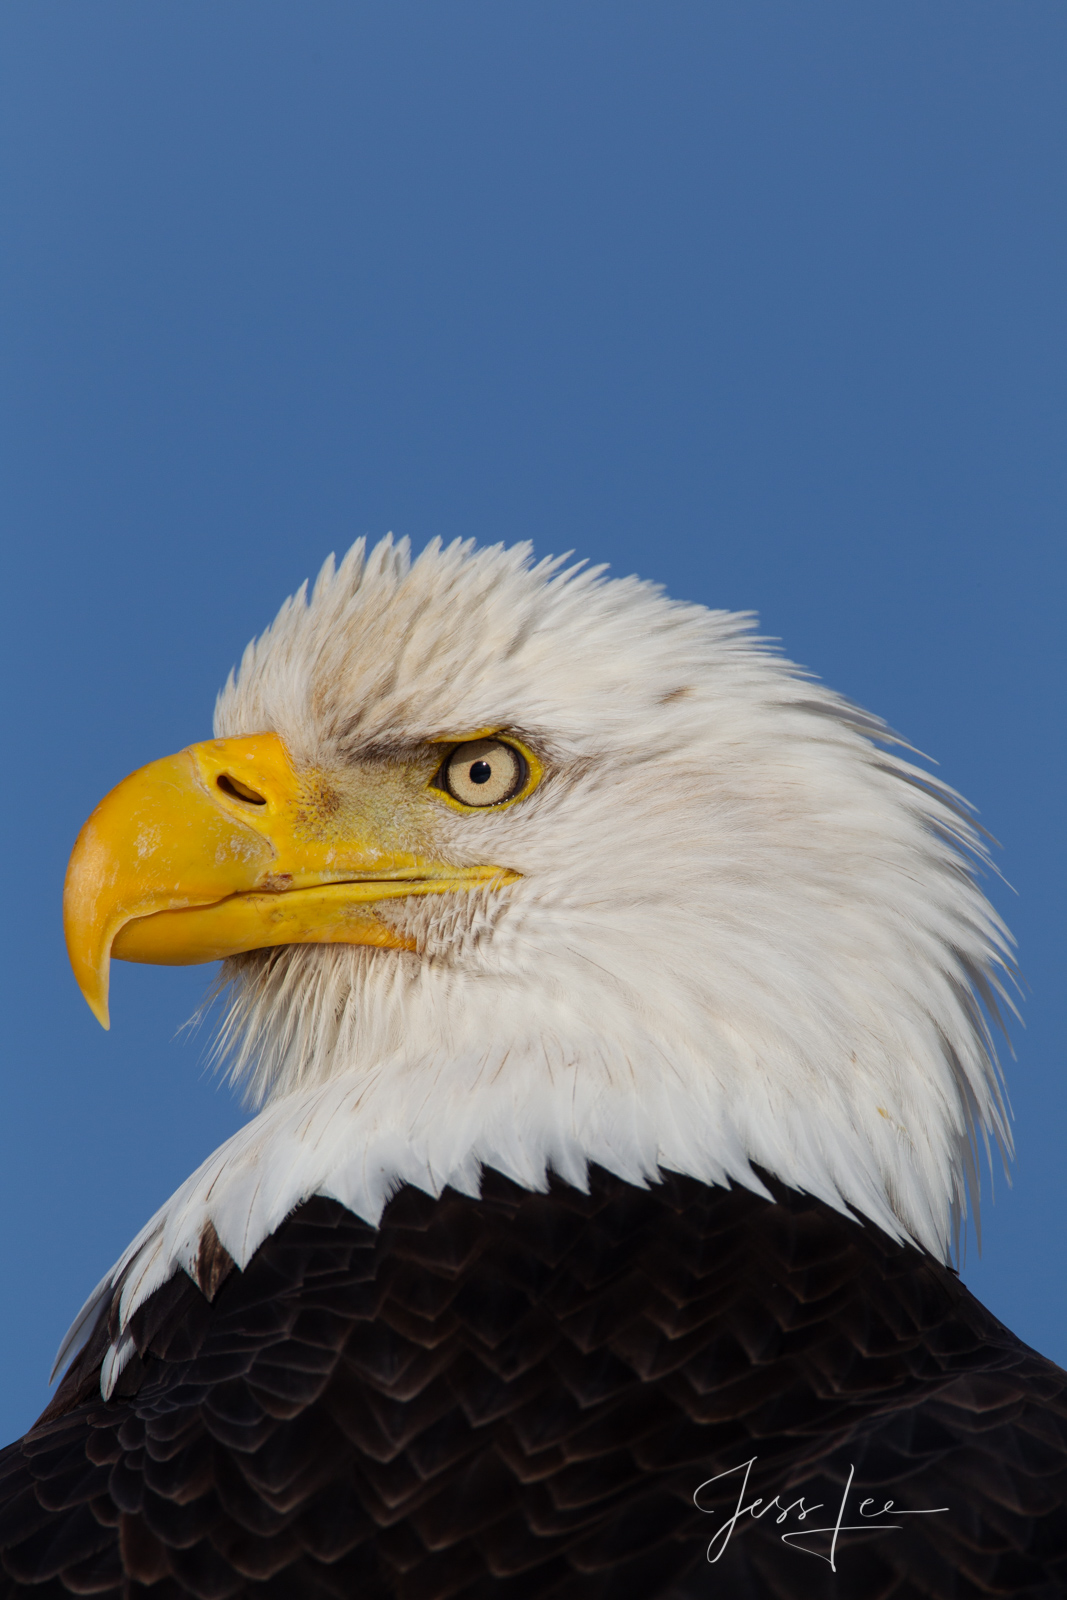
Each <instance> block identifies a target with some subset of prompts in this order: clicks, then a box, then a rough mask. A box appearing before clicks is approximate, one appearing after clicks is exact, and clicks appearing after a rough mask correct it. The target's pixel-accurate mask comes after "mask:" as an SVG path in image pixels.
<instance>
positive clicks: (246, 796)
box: [215, 772, 267, 806]
mask: <svg viewBox="0 0 1067 1600" xmlns="http://www.w3.org/2000/svg"><path fill="white" fill-rule="evenodd" d="M215 782H216V783H217V784H218V786H219V788H220V789H221V790H222V792H223V794H228V795H229V797H230V799H231V800H245V801H247V802H248V803H249V804H250V805H253V806H265V805H266V803H267V797H266V795H262V794H260V793H259V792H258V790H256V789H250V788H249V787H248V785H247V783H242V782H241V780H240V778H231V777H230V775H229V773H228V772H220V773H219V775H218V777H217V778H216V779H215Z"/></svg>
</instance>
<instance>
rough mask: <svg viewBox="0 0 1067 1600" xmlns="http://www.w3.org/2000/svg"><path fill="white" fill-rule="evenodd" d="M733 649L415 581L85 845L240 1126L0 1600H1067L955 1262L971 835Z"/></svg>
mask: <svg viewBox="0 0 1067 1600" xmlns="http://www.w3.org/2000/svg"><path fill="white" fill-rule="evenodd" d="M906 755H907V752H906V749H905V747H904V746H902V745H901V744H900V743H899V741H896V740H894V738H893V736H892V735H891V734H890V733H889V731H888V730H887V729H886V728H885V726H884V725H883V724H882V723H880V722H879V721H878V720H877V719H876V718H874V717H871V716H869V715H867V714H866V713H864V712H861V711H859V710H858V709H857V708H856V707H855V706H854V705H852V704H851V703H850V702H847V701H845V700H843V699H841V698H839V697H838V696H836V695H834V694H833V693H831V692H830V691H829V690H827V689H825V688H823V687H822V686H821V685H819V684H817V683H815V682H813V681H812V679H811V678H810V677H809V676H807V675H805V674H803V673H802V672H800V671H799V670H798V669H796V668H795V667H793V666H792V665H791V664H790V663H789V662H788V661H786V660H784V659H783V658H782V657H780V656H779V655H777V654H776V653H775V652H774V651H773V650H771V649H770V648H769V647H768V646H767V644H766V643H765V642H764V641H762V640H761V639H759V638H758V637H757V636H755V635H754V634H753V632H752V619H751V618H750V617H749V616H747V615H738V614H734V613H728V612H722V611H719V612H715V611H708V610H706V609H704V608H703V607H701V606H697V605H685V604H679V603H676V602H673V601H670V600H668V599H666V598H665V597H663V596H662V595H661V594H660V593H659V591H658V590H657V589H656V588H655V587H654V586H652V585H649V584H643V583H640V582H638V581H637V580H635V579H627V580H623V581H618V580H608V579H606V578H605V577H604V576H603V574H602V573H601V572H599V571H595V570H594V571H590V570H588V569H585V568H583V567H582V566H581V565H576V566H570V567H566V566H565V565H564V564H563V563H562V562H560V561H557V560H543V561H540V562H535V561H534V560H533V558H532V556H531V554H530V551H529V549H528V548H527V547H524V546H520V547H517V548H514V549H505V548H503V547H495V548H492V549H483V550H478V549H476V548H475V547H474V546H473V545H472V544H471V543H470V542H457V543H456V544H453V545H451V546H448V547H442V546H441V545H439V544H437V543H434V544H431V545H430V546H429V547H428V548H427V549H426V550H425V551H424V552H423V553H422V555H420V556H419V558H418V559H417V560H414V561H413V560H412V559H411V558H410V556H409V553H408V550H407V547H406V545H405V544H404V543H399V544H396V543H393V542H392V541H391V540H389V539H387V540H384V541H383V542H382V543H380V544H379V545H378V546H377V547H376V548H374V549H372V550H370V551H369V552H368V551H367V550H366V549H365V547H364V545H363V544H362V542H361V543H360V544H358V545H356V546H354V547H353V549H352V550H351V551H349V553H348V555H347V556H346V557H345V558H344V560H343V561H342V562H341V563H340V565H339V566H338V567H336V568H335V567H334V565H333V562H332V560H331V562H329V563H327V566H326V567H325V568H324V569H323V572H322V574H320V577H319V579H318V581H317V583H316V585H315V587H314V590H313V591H312V593H311V595H310V596H308V595H307V593H306V591H305V590H301V591H300V592H299V593H298V594H297V595H296V597H295V598H294V599H292V600H290V601H287V602H286V604H285V605H284V606H283V608H282V610H281V612H280V613H279V615H278V617H277V619H276V620H275V622H274V623H273V625H272V626H271V627H270V628H269V629H268V630H267V632H266V633H265V634H264V635H263V636H262V637H261V638H260V639H258V640H257V641H255V642H254V643H253V644H252V645H250V646H249V647H248V649H247V651H246V652H245V655H244V658H243V660H242V663H241V666H240V669H239V670H238V671H237V672H236V673H234V674H231V677H230V680H229V682H228V683H227V685H226V686H225V688H224V690H223V692H222V694H221V696H220V698H219V702H218V706H217V710H216V725H215V737H214V738H213V739H211V740H208V741H205V742H203V743H201V744H197V745H194V746H192V747H191V748H190V749H188V750H185V751H182V752H180V753H179V754H178V755H175V756H168V757H164V758H163V759H161V760H154V761H152V763H151V764H150V765H148V766H146V767H144V768H142V769H141V770H140V771H138V772H136V773H134V774H132V775H131V776H130V777H128V778H126V779H125V780H123V782H121V783H120V784H118V786H117V787H116V788H115V789H113V790H112V792H111V793H110V794H109V795H108V796H106V798H105V799H104V800H103V801H102V802H101V804H100V805H99V806H98V807H97V809H96V811H95V812H94V813H93V815H92V816H91V817H90V818H89V820H88V822H87V823H86V825H85V827H84V829H83V830H82V833H81V835H80V836H79V839H78V841H77V844H76V845H75V849H74V853H73V855H72V858H71V864H70V869H69V871H68V877H67V886H66V892H65V903H64V916H65V925H66V931H67V942H68V950H69V953H70V958H71V963H72V966H73V969H74V973H75V977H76V979H77V981H78V983H79V985H80V987H81V989H82V991H83V993H84V995H85V997H86V1000H87V1001H88V1003H89V1005H90V1007H91V1009H92V1010H93V1012H94V1014H95V1015H96V1016H97V1018H98V1019H99V1020H100V1021H101V1022H102V1023H103V1024H104V1026H107V1025H108V974H109V967H110V962H111V960H112V959H119V960H128V961H142V962H155V963H163V964H186V963H193V962H207V961H215V960H222V961H223V962H224V966H223V969H222V972H223V979H224V981H225V983H226V985H227V987H226V1001H225V1004H224V1009H223V1016H222V1024H221V1041H222V1048H223V1050H224V1051H225V1052H226V1053H228V1056H229V1060H230V1064H231V1071H232V1073H233V1075H234V1077H235V1080H237V1081H239V1082H241V1083H243V1085H244V1086H245V1088H246V1090H247V1092H248V1094H249V1097H250V1099H251V1101H252V1103H253V1104H254V1105H255V1107H256V1108H257V1110H256V1115H255V1116H254V1117H253V1118H252V1119H251V1121H250V1122H249V1123H248V1124H247V1125H246V1126H245V1127H244V1128H242V1129H241V1131H240V1132H239V1133H237V1134H236V1135H235V1136H234V1137H233V1138H232V1139H230V1140H228V1141H227V1143H226V1144H224V1145H223V1146H222V1147H221V1148H220V1149H219V1150H217V1151H216V1152H215V1153H214V1154H213V1155H212V1156H210V1157H209V1158H208V1160H207V1161H206V1162H205V1163H204V1164H203V1166H202V1167H201V1168H199V1169H198V1171H197V1172H195V1173H193V1175H192V1176H191V1177H190V1178H189V1179H188V1180H187V1182H186V1183H185V1184H183V1185H182V1187H181V1188H180V1189H179V1190H178V1191H177V1193H176V1194H175V1195H173V1196H172V1197H171V1199H170V1200H168V1201H167V1203H166V1204H165V1205H164V1206H163V1207H162V1209H161V1210H160V1211H159V1212H158V1213H157V1215H156V1216H155V1217H153V1218H152V1219H151V1220H150V1221H149V1222H148V1223H147V1224H146V1226H145V1227H144V1229H143V1230H142V1231H141V1233H140V1234H138V1236H137V1237H136V1238H135V1239H134V1240H133V1242H132V1243H131V1244H130V1246H129V1247H128V1249H127V1250H126V1251H125V1252H124V1254H123V1255H122V1256H121V1257H120V1259H119V1261H118V1262H117V1263H116V1265H115V1266H114V1267H113V1268H112V1270H111V1271H110V1272H108V1273H107V1275H106V1276H105V1277H104V1279H103V1280H102V1282H101V1284H100V1285H99V1287H98V1288H97V1289H96V1290H95V1291H94V1293H93V1295H92V1296H90V1299H89V1300H88V1302H87V1303H86V1305H85V1307H84V1308H83V1310H82V1312H81V1313H80V1315H79V1316H78V1318H77V1319H76V1321H75V1323H74V1325H73V1327H72V1329H71V1331H70V1333H69V1334H68V1336H67V1338H66V1340H65V1341H64V1344H63V1346H62V1348H61V1350H60V1355H59V1358H58V1360H57V1368H62V1369H64V1371H63V1376H62V1379H61V1382H60V1383H59V1386H58V1388H57V1390H56V1393H55V1396H54V1398H53V1400H52V1402H51V1404H50V1405H49V1407H48V1409H47V1410H46V1411H45V1413H44V1414H43V1416H42V1417H41V1418H40V1419H39V1420H38V1422H37V1423H36V1424H35V1425H34V1427H33V1428H32V1429H31V1430H30V1432H29V1433H28V1434H27V1435H26V1436H25V1438H23V1439H22V1440H20V1441H18V1442H17V1443H16V1444H13V1445H11V1446H9V1447H8V1449H7V1450H6V1451H5V1452H3V1453H2V1454H0V1597H5V1596H11V1597H14V1596H20V1597H36V1600H58V1597H60V1596H69V1595H87V1594H92V1595H99V1596H105V1597H111V1600H133V1597H137V1596H142V1595H143V1596H145V1597H149V1600H187V1597H196V1600H224V1597H231V1596H232V1597H242V1596H248V1597H252V1596H256V1597H263V1600H268V1597H277V1600H311V1597H315V1600H319V1597H323V1600H325V1597H337V1600H341V1597H344V1600H353V1597H358V1600H698V1597H703V1596H708V1597H711V1596H728V1597H730V1600H734V1597H736V1600H794V1597H800V1596H804V1597H809V1596H810V1597H815V1600H819V1597H822V1596H825V1597H827V1600H830V1597H833V1600H843V1597H848V1600H851V1597H853V1596H855V1597H857V1600H858V1597H861V1596H862V1597H863V1600H919V1597H920V1596H921V1597H924V1600H950V1597H951V1600H979V1597H988V1596H992V1595H998V1596H1014V1597H1026V1600H1054V1597H1058V1596H1060V1595H1062V1594H1063V1593H1065V1592H1067V1374H1065V1373H1063V1372H1062V1371H1061V1370H1060V1369H1059V1368H1057V1367H1056V1366H1054V1365H1053V1364H1052V1363H1051V1362H1048V1361H1046V1360H1045V1359H1044V1358H1042V1357H1041V1356H1039V1355H1037V1354H1036V1353H1035V1352H1033V1351H1031V1350H1029V1349H1027V1348H1026V1346H1024V1345H1023V1344H1022V1343H1021V1342H1020V1341H1019V1340H1018V1339H1017V1338H1016V1337H1015V1336H1014V1335H1013V1334H1011V1333H1010V1332H1009V1331H1008V1330H1007V1329H1006V1328H1004V1327H1003V1326H1002V1325H1001V1324H1000V1323H999V1322H998V1321H997V1320H996V1319H995V1318H994V1317H993V1316H992V1315H991V1314H990V1313H989V1312H987V1311H986V1310H985V1309H984V1308H983V1307H982V1306H981V1305H979V1304H978V1302H977V1301H976V1300H975V1299H974V1298H973V1296H972V1295H970V1294H969V1292H968V1291H967V1289H966V1288H965V1287H964V1286H963V1285H962V1284H961V1283H960V1281H959V1278H958V1276H957V1275H956V1273H955V1272H954V1271H953V1269H952V1267H951V1265H950V1260H951V1256H952V1252H953V1249H954V1247H955V1246H956V1245H957V1244H958V1242H959V1238H960V1235H961V1231H962V1230H963V1229H965V1228H966V1226H967V1223H968V1215H969V1211H970V1212H973V1211H974V1210H975V1209H976V1207H977V1203H978V1177H977V1160H976V1154H975V1152H976V1151H977V1150H978V1149H979V1148H981V1147H982V1146H983V1145H985V1146H986V1147H987V1148H988V1146H989V1143H990V1141H992V1142H993V1143H994V1144H995V1145H997V1146H998V1147H999V1149H1000V1151H1001V1152H1002V1153H1003V1155H1004V1156H1005V1157H1006V1158H1007V1157H1008V1156H1010V1153H1011V1134H1010V1127H1009V1121H1008V1115H1007V1111H1006V1105H1005V1098H1004V1094H1003V1090H1002V1085H1001V1081H1000V1074H999V1067H998V1064H997V1060H996V1055H995V1051H994V1044H993V1039H992V1036H991V1033H990V1029H989V1026H988V1024H987V1022H986V1015H987V1013H988V1014H989V1015H992V1016H993V1017H994V1019H995V1017H996V1008H997V1004H998V1002H999V1003H1001V1004H1002V1005H1003V1004H1007V1005H1008V1006H1009V1007H1010V1005H1011V1000H1010V990H1011V984H1012V981H1013V971H1014V968H1013V962H1012V942H1011V938H1010V935H1009V933H1008V931H1007V929H1006V928H1005V927H1004V926H1003V924H1002V923H1001V921H1000V919H999V918H998V916H997V915H996V913H995V912H994V911H993V909H992V908H991V906H990V905H989V904H988V902H987V901H986V899H985V898H984V896H983V895H982V893H981V891H980V889H979V887H978V884H977V881H976V869H977V868H978V867H979V866H980V865H981V863H982V860H983V845H982V836H981V835H980V833H979V832H978V830H977V829H976V828H975V827H974V825H973V823H972V821H971V818H970V811H969V808H968V807H967V806H966V804H965V802H963V801H962V800H961V799H960V798H959V796H958V795H956V794H955V793H954V792H953V791H952V790H951V789H949V788H947V787H946V786H944V785H943V784H941V783H940V782H939V781H938V780H936V779H934V778H931V777H930V776H929V774H928V773H926V772H923V771H921V770H919V769H917V768H916V767H914V766H913V765H912V764H911V763H910V762H909V761H908V760H907V758H906Z"/></svg>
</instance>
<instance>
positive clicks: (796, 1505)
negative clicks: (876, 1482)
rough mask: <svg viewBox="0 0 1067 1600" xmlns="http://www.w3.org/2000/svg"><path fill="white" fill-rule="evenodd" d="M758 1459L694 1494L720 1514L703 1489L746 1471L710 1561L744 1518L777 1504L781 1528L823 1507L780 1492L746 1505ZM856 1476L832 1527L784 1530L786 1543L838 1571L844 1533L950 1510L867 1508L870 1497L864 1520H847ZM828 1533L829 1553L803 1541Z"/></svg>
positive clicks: (889, 1528)
mask: <svg viewBox="0 0 1067 1600" xmlns="http://www.w3.org/2000/svg"><path fill="white" fill-rule="evenodd" d="M757 1459H758V1458H757V1457H756V1456H753V1457H752V1458H751V1460H749V1461H742V1462H741V1464H740V1466H737V1467H727V1469H726V1471H725V1472H717V1473H716V1474H715V1476H714V1478H705V1479H704V1482H703V1483H702V1484H701V1485H700V1488H699V1489H697V1490H696V1491H695V1492H694V1494H693V1504H694V1505H695V1506H696V1508H697V1510H698V1511H703V1512H704V1514H705V1515H706V1516H709V1517H714V1516H715V1515H716V1514H717V1513H716V1512H715V1511H712V1510H711V1509H710V1508H709V1507H707V1506H702V1505H701V1504H700V1494H701V1491H702V1490H704V1489H706V1488H708V1486H709V1485H710V1484H713V1483H719V1482H721V1480H722V1479H723V1478H729V1477H731V1476H732V1475H733V1473H735V1472H743V1473H744V1477H743V1479H742V1480H741V1490H740V1493H739V1494H738V1496H737V1506H736V1508H735V1510H734V1513H733V1515H732V1516H731V1517H730V1518H728V1520H727V1521H726V1522H724V1523H723V1525H722V1527H721V1528H720V1529H719V1530H718V1532H717V1533H715V1535H714V1536H713V1538H712V1541H711V1543H710V1544H709V1545H708V1560H709V1561H710V1562H712V1563H713V1564H714V1563H715V1562H716V1561H718V1560H719V1558H720V1556H721V1555H722V1554H723V1552H724V1551H725V1549H726V1546H727V1545H728V1544H729V1543H730V1539H731V1538H732V1536H733V1532H734V1529H735V1528H736V1527H737V1524H738V1522H739V1521H740V1520H741V1518H742V1517H751V1518H752V1520H753V1521H754V1522H758V1521H759V1520H760V1518H761V1517H765V1516H766V1515H767V1513H768V1511H773V1510H774V1508H775V1507H776V1506H777V1508H778V1515H777V1516H776V1517H775V1518H774V1521H775V1522H776V1523H777V1525H778V1526H779V1527H781V1525H782V1523H783V1522H785V1520H786V1518H787V1517H789V1516H790V1515H793V1516H795V1517H796V1519H797V1521H798V1522H804V1521H806V1520H807V1518H808V1517H810V1516H811V1514H812V1512H814V1511H822V1510H823V1503H822V1501H817V1502H816V1503H815V1505H813V1506H809V1505H805V1503H804V1496H803V1495H801V1496H800V1497H799V1499H796V1500H791V1501H790V1502H789V1504H788V1505H783V1504H782V1502H781V1500H780V1499H779V1498H778V1496H777V1495H775V1497H774V1499H773V1500H764V1499H763V1497H762V1496H758V1497H757V1498H756V1499H755V1500H750V1501H749V1502H748V1504H747V1505H746V1504H745V1495H746V1494H747V1492H748V1480H749V1477H750V1476H751V1473H752V1468H753V1467H754V1466H755V1465H756V1461H757ZM855 1476H856V1469H855V1467H850V1469H849V1474H848V1482H847V1483H846V1484H845V1490H844V1493H843V1494H842V1496H841V1504H840V1505H839V1506H838V1508H837V1517H836V1520H835V1521H834V1522H833V1523H832V1524H831V1525H830V1526H829V1527H825V1528H797V1529H795V1530H794V1531H792V1532H790V1533H783V1534H782V1536H781V1537H782V1543H783V1544H787V1545H789V1546H791V1548H793V1549H794V1550H801V1551H803V1552H804V1554H805V1555H809V1556H818V1558H819V1560H820V1561H828V1562H829V1564H830V1568H831V1570H832V1571H833V1572H836V1571H837V1566H836V1557H837V1541H838V1538H839V1537H840V1535H841V1534H843V1533H867V1532H868V1531H869V1530H871V1529H881V1530H883V1531H885V1532H893V1531H899V1529H900V1528H901V1527H903V1523H900V1522H877V1521H875V1520H874V1519H875V1518H876V1517H884V1516H886V1515H888V1514H889V1513H890V1512H891V1513H892V1515H893V1516H894V1517H933V1516H936V1515H937V1513H938V1512H939V1511H947V1510H948V1509H949V1508H948V1506H929V1507H928V1508H927V1509H925V1510H923V1511H898V1510H897V1509H896V1508H895V1507H896V1502H895V1501H893V1500H887V1501H886V1502H885V1504H884V1505H883V1506H881V1507H879V1509H878V1510H877V1511H868V1510H867V1509H866V1507H867V1506H873V1505H874V1503H875V1502H874V1500H873V1499H870V1498H868V1499H866V1500H861V1501H860V1503H859V1512H858V1515H859V1516H860V1517H861V1518H862V1521H860V1522H851V1523H846V1521H845V1506H846V1504H847V1502H848V1497H849V1493H850V1491H851V1489H852V1480H853V1478H854V1477H855ZM824 1534H830V1535H831V1538H830V1550H829V1554H827V1553H826V1552H825V1551H823V1550H816V1549H813V1548H812V1546H811V1545H810V1544H805V1543H804V1542H803V1541H804V1540H805V1539H811V1540H814V1539H816V1538H819V1537H821V1536H822V1535H824ZM716 1545H718V1549H716Z"/></svg>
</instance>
